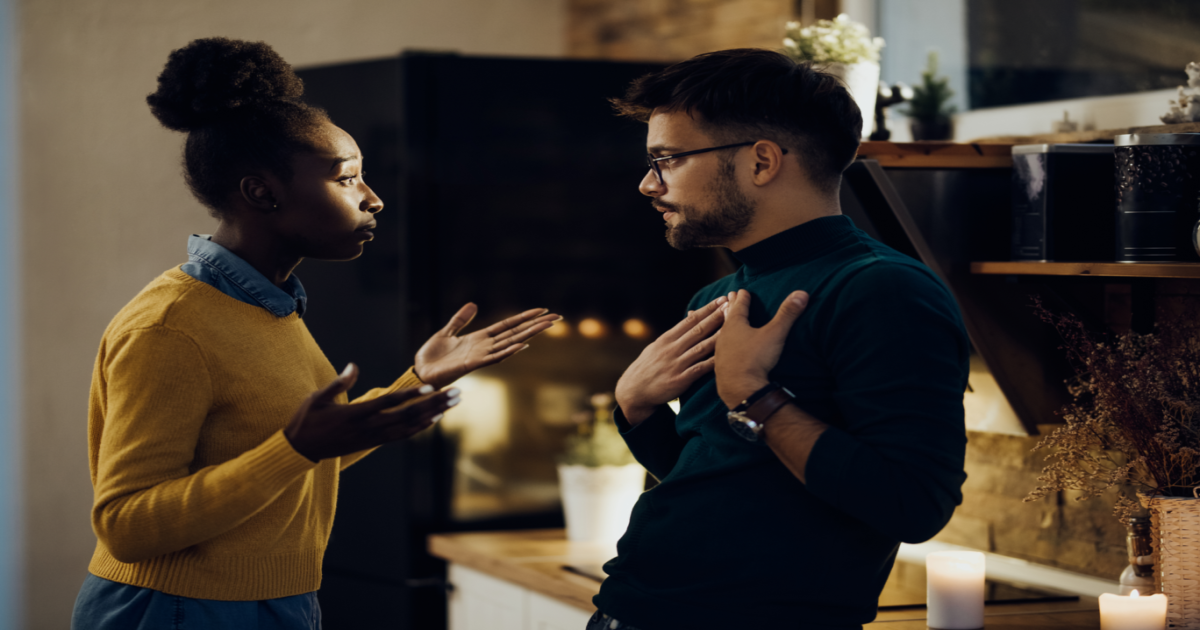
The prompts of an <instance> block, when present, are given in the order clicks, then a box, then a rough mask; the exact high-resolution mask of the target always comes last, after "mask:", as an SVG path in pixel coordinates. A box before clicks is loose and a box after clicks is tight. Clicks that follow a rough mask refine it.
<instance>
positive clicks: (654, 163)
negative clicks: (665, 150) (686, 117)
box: [646, 140, 787, 184]
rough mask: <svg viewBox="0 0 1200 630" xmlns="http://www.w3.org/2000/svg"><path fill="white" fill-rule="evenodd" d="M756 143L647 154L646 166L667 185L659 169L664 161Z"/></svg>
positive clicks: (785, 153)
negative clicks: (662, 154) (656, 155)
mask: <svg viewBox="0 0 1200 630" xmlns="http://www.w3.org/2000/svg"><path fill="white" fill-rule="evenodd" d="M755 142H758V141H757V140H752V141H750V142H738V143H737V144H723V145H721V146H719V147H709V148H707V149H696V150H695V151H684V152H683V153H676V154H675V155H664V156H662V157H657V158H656V157H654V156H653V155H651V154H649V153H647V154H646V166H649V167H650V170H652V171H654V176H655V177H657V178H658V183H659V184H665V183H666V182H664V181H663V176H662V169H661V168H659V166H658V163H659V162H662V161H663V160H673V159H675V158H681V157H687V156H689V155H696V154H698V153H708V152H709V151H720V150H721V149H732V148H734V147H746V146H750V145H752V144H754V143H755ZM783 154H784V155H787V149H783Z"/></svg>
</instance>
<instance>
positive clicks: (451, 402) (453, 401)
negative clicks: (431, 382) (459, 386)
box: [446, 398, 462, 407]
mask: <svg viewBox="0 0 1200 630" xmlns="http://www.w3.org/2000/svg"><path fill="white" fill-rule="evenodd" d="M460 402H462V399H461V398H451V399H450V400H447V401H446V406H447V407H453V406H454V405H457V404H458V403H460Z"/></svg>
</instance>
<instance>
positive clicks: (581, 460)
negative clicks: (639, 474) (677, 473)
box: [558, 394, 637, 468]
mask: <svg viewBox="0 0 1200 630" xmlns="http://www.w3.org/2000/svg"><path fill="white" fill-rule="evenodd" d="M612 400H613V399H612V395H611V394H596V395H595V396H592V407H593V413H592V414H591V419H590V421H587V422H582V423H580V424H579V432H578V433H577V434H575V435H572V436H570V437H568V438H567V444H566V449H565V450H564V451H563V454H562V456H560V457H559V458H558V463H560V464H563V465H565V466H589V467H592V468H596V467H598V466H625V465H626V464H636V463H637V460H636V459H634V457H633V453H631V452H630V451H629V447H628V446H627V445H626V444H625V438H623V437H621V432H620V430H618V429H617V425H616V424H614V423H613V420H612V409H611V407H612ZM581 413H582V414H584V415H585V417H586V415H587V412H586V411H584V412H581Z"/></svg>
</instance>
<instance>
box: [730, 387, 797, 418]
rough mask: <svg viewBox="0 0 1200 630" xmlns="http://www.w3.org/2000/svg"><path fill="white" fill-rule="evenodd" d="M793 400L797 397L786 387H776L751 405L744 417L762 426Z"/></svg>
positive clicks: (744, 411) (743, 413)
mask: <svg viewBox="0 0 1200 630" xmlns="http://www.w3.org/2000/svg"><path fill="white" fill-rule="evenodd" d="M793 398H795V396H793V395H792V392H789V391H788V390H787V388H786V387H783V386H780V385H775V387H774V388H773V389H771V390H769V391H767V392H765V393H764V394H763V395H762V396H760V397H759V398H758V400H756V401H754V402H752V403H750V406H749V407H747V408H746V409H745V410H743V411H742V415H744V416H746V417H747V418H750V419H751V420H753V421H754V422H755V423H757V424H758V425H759V426H762V424H763V423H764V422H766V421H767V418H770V417H771V416H772V415H773V414H774V413H775V412H776V411H779V409H780V408H781V407H783V406H784V405H786V404H788V403H789V402H791V401H792V399H793ZM747 401H749V399H747Z"/></svg>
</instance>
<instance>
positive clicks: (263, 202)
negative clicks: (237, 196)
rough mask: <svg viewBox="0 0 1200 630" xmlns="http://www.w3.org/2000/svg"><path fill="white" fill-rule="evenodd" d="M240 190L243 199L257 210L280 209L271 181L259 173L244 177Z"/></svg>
mask: <svg viewBox="0 0 1200 630" xmlns="http://www.w3.org/2000/svg"><path fill="white" fill-rule="evenodd" d="M238 190H239V192H241V194H242V200H243V201H245V202H246V203H247V204H248V205H249V206H250V207H251V208H254V209H255V210H259V211H261V212H273V211H274V210H277V209H278V206H277V205H276V202H275V193H274V192H273V191H272V190H271V184H270V182H268V181H267V180H265V179H263V178H262V177H259V176H258V175H247V176H245V177H243V178H242V181H241V182H240V183H239V185H238Z"/></svg>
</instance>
